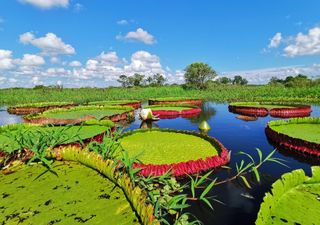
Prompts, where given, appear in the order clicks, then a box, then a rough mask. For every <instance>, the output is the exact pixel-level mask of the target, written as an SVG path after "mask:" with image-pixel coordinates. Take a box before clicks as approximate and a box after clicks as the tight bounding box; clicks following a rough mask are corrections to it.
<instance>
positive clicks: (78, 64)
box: [69, 60, 82, 67]
mask: <svg viewBox="0 0 320 225" xmlns="http://www.w3.org/2000/svg"><path fill="white" fill-rule="evenodd" d="M69 66H72V67H79V66H82V64H81V62H79V61H77V60H74V61H72V62H70V63H69Z"/></svg>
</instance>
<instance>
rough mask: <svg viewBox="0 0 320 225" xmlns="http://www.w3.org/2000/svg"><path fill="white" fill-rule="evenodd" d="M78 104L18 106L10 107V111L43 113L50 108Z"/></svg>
mask: <svg viewBox="0 0 320 225" xmlns="http://www.w3.org/2000/svg"><path fill="white" fill-rule="evenodd" d="M77 105H78V104H67V105H48V106H17V107H9V108H8V109H7V111H8V113H10V114H16V115H28V114H34V113H41V112H44V111H47V110H50V109H58V108H60V109H70V108H72V107H75V106H77Z"/></svg>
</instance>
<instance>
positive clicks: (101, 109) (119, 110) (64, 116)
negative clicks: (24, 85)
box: [25, 106, 133, 124]
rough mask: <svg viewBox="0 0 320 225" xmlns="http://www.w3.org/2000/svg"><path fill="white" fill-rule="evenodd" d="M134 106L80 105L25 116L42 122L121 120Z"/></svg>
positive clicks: (29, 120) (64, 122)
mask: <svg viewBox="0 0 320 225" xmlns="http://www.w3.org/2000/svg"><path fill="white" fill-rule="evenodd" d="M132 111H133V108H132V107H125V106H78V107H74V108H71V109H53V110H48V111H45V112H43V113H40V114H35V115H29V116H26V117H25V121H26V122H31V123H41V124H50V123H51V124H68V123H79V122H82V121H86V120H90V119H97V120H101V119H110V120H112V121H119V120H122V119H126V118H127V117H128V116H129V114H132Z"/></svg>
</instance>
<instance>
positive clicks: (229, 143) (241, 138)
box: [0, 102, 320, 225]
mask: <svg viewBox="0 0 320 225" xmlns="http://www.w3.org/2000/svg"><path fill="white" fill-rule="evenodd" d="M312 108H313V112H312V116H317V117H319V116H320V106H316V105H314V106H313V107H312ZM1 109H2V110H3V109H5V108H1ZM202 109H203V111H202V113H201V114H200V115H199V116H198V117H196V118H192V119H190V118H189V119H187V118H181V117H179V118H176V119H161V120H160V121H157V122H153V123H143V124H141V121H140V120H139V118H138V116H137V115H136V119H135V121H134V122H133V123H131V124H127V125H126V126H125V130H132V129H139V128H140V127H141V128H150V127H160V128H171V129H179V130H191V131H198V126H199V124H200V122H201V121H202V120H207V121H208V123H209V124H210V126H211V130H210V131H209V133H208V134H209V135H210V136H213V137H215V138H217V139H218V140H219V141H221V142H222V143H223V144H224V145H225V146H226V148H227V149H229V150H230V151H231V162H230V165H229V166H230V167H232V168H235V163H236V162H239V161H240V160H241V159H244V158H243V156H241V155H239V154H237V152H239V151H243V152H246V153H248V154H250V155H252V156H254V158H255V160H258V155H257V154H256V150H255V149H256V148H259V149H261V151H262V152H263V155H264V156H266V155H268V154H269V153H270V152H271V151H272V150H273V149H274V148H275V146H273V145H272V144H271V143H269V141H268V139H267V137H266V135H265V127H266V124H267V123H268V122H269V121H271V120H278V118H272V117H270V116H266V117H262V118H258V119H257V120H254V121H244V120H239V119H236V116H238V115H236V114H233V113H230V112H229V111H228V105H227V104H221V103H215V102H206V103H204V105H203V106H202ZM17 122H21V118H20V117H19V116H14V115H9V114H8V113H7V112H6V111H5V110H4V111H1V110H0V125H4V124H9V123H17ZM186 154H187V150H186ZM274 156H275V157H278V158H281V159H284V160H286V164H287V165H288V167H289V168H287V167H284V166H281V165H278V164H274V163H267V164H265V165H264V166H263V167H262V168H261V170H260V171H261V174H262V182H261V183H260V184H255V185H253V186H252V189H247V188H245V187H243V186H242V185H241V184H240V183H238V182H237V181H234V182H229V183H226V184H223V185H220V186H216V187H214V188H213V189H212V190H211V193H209V195H210V196H215V198H216V199H218V200H219V201H221V202H223V203H224V204H221V203H218V202H215V201H213V207H214V211H212V210H211V209H210V208H208V207H207V206H206V205H204V204H202V203H199V202H197V203H192V207H191V209H190V212H192V213H193V214H194V215H195V216H196V217H197V218H198V219H199V220H200V221H203V223H204V224H208V225H209V224H215V225H219V224H221V225H226V224H227V225H233V224H237V225H240V224H245V225H249V224H254V221H255V220H256V216H257V213H258V211H259V206H260V204H261V202H262V199H263V197H264V195H265V193H266V192H267V191H269V190H270V187H271V184H272V183H273V182H274V181H275V180H276V179H278V178H279V177H280V176H281V175H282V174H284V173H286V172H289V171H292V170H295V169H300V168H302V169H304V170H305V171H306V173H307V174H310V173H311V172H310V167H311V165H320V160H318V159H315V158H310V157H307V156H304V155H299V154H297V153H293V152H290V151H285V150H279V151H276V153H275V155H274ZM213 176H218V177H219V178H220V179H221V178H222V179H223V178H226V177H227V176H228V173H227V172H226V170H219V171H217V172H216V174H215V175H213Z"/></svg>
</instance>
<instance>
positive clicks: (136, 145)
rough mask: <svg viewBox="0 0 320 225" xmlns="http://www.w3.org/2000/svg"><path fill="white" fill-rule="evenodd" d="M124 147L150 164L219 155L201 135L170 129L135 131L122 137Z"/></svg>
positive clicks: (131, 154)
mask: <svg viewBox="0 0 320 225" xmlns="http://www.w3.org/2000/svg"><path fill="white" fill-rule="evenodd" d="M120 143H121V145H122V147H123V148H124V149H125V150H127V151H128V153H129V154H130V156H131V157H132V156H135V155H137V154H140V153H142V154H141V155H139V157H138V159H139V160H141V161H142V162H143V163H145V164H148V163H152V164H169V163H178V162H184V161H189V160H196V159H200V158H202V159H205V158H206V157H209V156H214V155H218V150H217V149H216V148H215V147H214V146H213V145H212V144H211V143H210V142H209V141H207V140H205V139H202V138H200V137H197V136H194V135H190V134H182V133H175V132H168V131H158V130H149V131H143V132H139V131H138V132H133V133H132V134H129V135H127V136H126V135H125V136H124V137H122V138H121V139H120Z"/></svg>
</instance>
